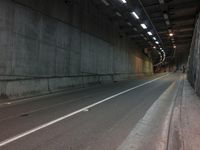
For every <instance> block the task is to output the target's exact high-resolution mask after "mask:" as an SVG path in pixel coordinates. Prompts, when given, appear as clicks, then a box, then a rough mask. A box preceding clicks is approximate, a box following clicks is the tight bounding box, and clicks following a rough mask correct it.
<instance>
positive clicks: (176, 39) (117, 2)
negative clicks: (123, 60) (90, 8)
mask: <svg viewBox="0 0 200 150" xmlns="http://www.w3.org/2000/svg"><path fill="white" fill-rule="evenodd" d="M123 2H124V3H123ZM93 3H94V4H96V5H97V6H98V7H99V8H100V9H101V10H102V11H103V13H105V14H106V15H108V16H109V18H110V19H111V20H112V21H113V22H114V23H115V24H116V25H118V26H119V28H120V30H121V31H123V32H124V33H126V34H127V36H128V37H130V38H131V39H133V40H134V41H136V43H138V44H139V45H140V46H141V47H143V48H146V47H148V48H150V49H152V48H153V47H154V49H155V47H156V49H157V50H158V51H159V50H160V49H163V50H164V51H165V55H166V58H165V60H166V61H170V60H172V58H173V57H174V56H175V55H174V54H175V51H176V54H177V53H179V52H181V53H182V52H183V53H186V54H188V51H189V48H190V43H191V40H192V35H193V30H194V22H195V18H196V17H197V14H198V12H199V10H200V0H93ZM133 11H134V12H135V13H136V14H137V15H138V17H139V19H137V18H136V17H135V16H134V15H133V14H131V12H133ZM141 23H144V24H145V25H146V26H147V29H143V28H142V27H141ZM148 31H150V32H151V33H152V34H153V35H148V34H147V32H148ZM170 33H172V34H173V35H171V36H170ZM153 37H155V38H156V41H158V42H159V44H156V43H155V39H153ZM162 57H164V56H162Z"/></svg>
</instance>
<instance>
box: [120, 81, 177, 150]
mask: <svg viewBox="0 0 200 150" xmlns="http://www.w3.org/2000/svg"><path fill="white" fill-rule="evenodd" d="M179 86H180V83H179V79H177V81H174V82H173V84H171V86H170V87H169V88H168V89H167V90H166V91H165V92H164V93H163V94H162V95H161V96H160V97H159V98H158V99H157V100H156V101H155V102H154V103H153V105H152V106H151V108H150V109H149V110H148V111H147V112H146V114H145V115H144V117H143V118H141V119H140V120H139V122H138V123H137V124H136V126H135V127H134V128H133V130H132V131H131V133H130V134H129V135H128V137H127V138H126V139H125V140H124V142H123V143H122V144H121V145H120V146H119V147H118V149H117V150H147V149H148V150H166V149H167V145H168V133H169V127H170V121H171V114H172V110H173V106H174V102H175V99H176V96H177V92H178V89H179Z"/></svg>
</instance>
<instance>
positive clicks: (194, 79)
mask: <svg viewBox="0 0 200 150" xmlns="http://www.w3.org/2000/svg"><path fill="white" fill-rule="evenodd" d="M187 77H188V80H189V82H190V83H191V85H192V86H193V87H194V89H195V91H196V93H197V94H198V95H199V96H200V14H199V16H198V19H197V22H196V25H195V29H194V34H193V38H192V43H191V48H190V55H189V59H188V72H187Z"/></svg>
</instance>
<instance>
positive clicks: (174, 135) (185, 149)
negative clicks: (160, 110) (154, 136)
mask: <svg viewBox="0 0 200 150" xmlns="http://www.w3.org/2000/svg"><path fill="white" fill-rule="evenodd" d="M179 91H180V93H179V94H178V96H177V98H176V101H175V106H174V110H173V115H172V116H173V117H172V120H171V126H170V134H169V143H168V150H199V149H200V98H199V97H198V96H197V95H196V94H195V92H194V89H193V88H192V87H191V86H190V84H189V82H188V81H187V80H186V77H184V84H183V87H182V88H181V89H179Z"/></svg>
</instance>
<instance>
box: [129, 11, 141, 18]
mask: <svg viewBox="0 0 200 150" xmlns="http://www.w3.org/2000/svg"><path fill="white" fill-rule="evenodd" d="M131 14H132V15H133V16H134V17H135V18H136V19H140V18H139V16H138V15H137V14H136V12H134V11H133V12H132V13H131Z"/></svg>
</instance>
